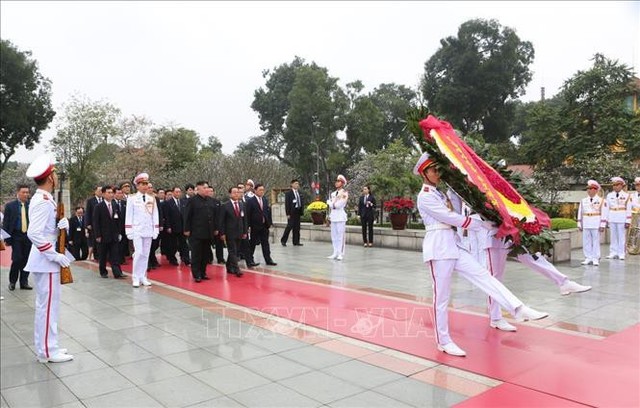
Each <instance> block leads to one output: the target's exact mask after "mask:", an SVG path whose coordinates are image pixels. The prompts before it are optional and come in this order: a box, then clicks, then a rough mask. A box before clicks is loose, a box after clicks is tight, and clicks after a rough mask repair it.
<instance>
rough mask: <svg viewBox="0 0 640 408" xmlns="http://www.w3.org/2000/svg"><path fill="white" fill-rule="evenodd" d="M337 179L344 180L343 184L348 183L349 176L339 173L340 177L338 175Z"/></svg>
mask: <svg viewBox="0 0 640 408" xmlns="http://www.w3.org/2000/svg"><path fill="white" fill-rule="evenodd" d="M336 180H340V181H342V185H345V184H347V178H346V177H345V176H343V175H342V174H338V177H336Z"/></svg>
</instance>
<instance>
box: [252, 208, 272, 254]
mask: <svg viewBox="0 0 640 408" xmlns="http://www.w3.org/2000/svg"><path fill="white" fill-rule="evenodd" d="M259 200H262V205H260V201H259ZM247 222H248V223H249V228H251V259H252V260H253V254H254V252H255V250H256V246H258V244H259V245H261V246H262V256H263V257H264V260H265V262H267V263H273V259H271V247H270V246H269V228H270V227H271V225H273V221H272V218H271V207H270V206H269V201H268V200H267V199H266V198H265V197H262V198H260V197H258V196H254V197H252V198H250V199H248V200H247Z"/></svg>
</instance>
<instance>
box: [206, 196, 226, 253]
mask: <svg viewBox="0 0 640 408" xmlns="http://www.w3.org/2000/svg"><path fill="white" fill-rule="evenodd" d="M211 200H212V202H213V206H214V207H215V208H216V214H220V207H221V206H222V202H220V200H218V199H217V198H215V197H214V198H212V199H211ZM211 246H213V247H215V250H216V260H217V261H218V263H219V264H220V263H225V260H224V241H223V240H222V239H220V233H218V234H217V235H216V236H215V237H213V242H212V244H211ZM210 261H211V262H212V261H213V253H211V256H210Z"/></svg>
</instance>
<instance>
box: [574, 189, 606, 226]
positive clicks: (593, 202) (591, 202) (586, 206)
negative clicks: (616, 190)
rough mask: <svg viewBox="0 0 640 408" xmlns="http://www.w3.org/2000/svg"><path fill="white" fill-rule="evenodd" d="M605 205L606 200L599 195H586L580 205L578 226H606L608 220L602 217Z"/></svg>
mask: <svg viewBox="0 0 640 408" xmlns="http://www.w3.org/2000/svg"><path fill="white" fill-rule="evenodd" d="M604 207H605V205H604V200H603V199H602V198H600V197H598V196H594V197H585V198H583V199H582V200H580V206H579V207H578V228H583V229H598V228H604V227H605V226H606V224H607V220H605V219H604V218H603V217H602V215H603V212H604Z"/></svg>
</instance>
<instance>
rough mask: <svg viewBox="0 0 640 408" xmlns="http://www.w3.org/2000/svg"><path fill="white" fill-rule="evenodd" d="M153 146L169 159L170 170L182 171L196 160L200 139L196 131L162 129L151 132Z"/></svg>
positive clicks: (177, 128) (173, 128)
mask: <svg viewBox="0 0 640 408" xmlns="http://www.w3.org/2000/svg"><path fill="white" fill-rule="evenodd" d="M151 135H152V139H153V141H154V142H153V145H154V146H155V147H157V148H158V149H159V150H160V154H161V155H162V156H163V157H165V158H166V159H167V165H168V166H169V168H171V169H173V170H176V169H181V168H183V167H185V166H187V165H188V163H191V162H193V161H194V160H195V158H196V156H197V155H198V148H199V146H200V138H199V137H198V133H196V131H195V130H191V129H186V128H183V127H166V126H163V127H160V128H156V129H152V130H151Z"/></svg>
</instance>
